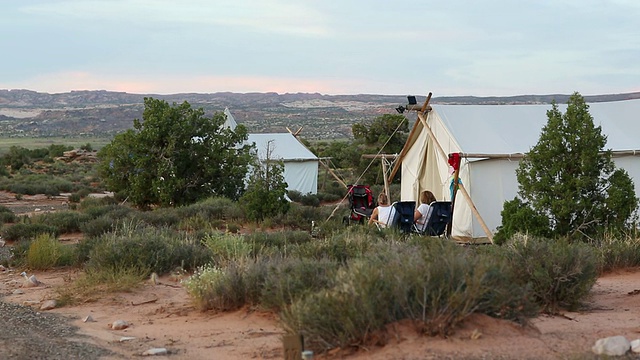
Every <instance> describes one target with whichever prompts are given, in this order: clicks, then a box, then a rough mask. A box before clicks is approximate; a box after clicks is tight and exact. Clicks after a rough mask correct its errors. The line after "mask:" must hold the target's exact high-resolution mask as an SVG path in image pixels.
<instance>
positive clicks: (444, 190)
mask: <svg viewBox="0 0 640 360" xmlns="http://www.w3.org/2000/svg"><path fill="white" fill-rule="evenodd" d="M588 105H589V113H590V114H591V116H592V117H593V119H594V124H595V125H596V126H601V127H602V132H603V134H604V135H606V136H607V144H606V147H605V148H606V149H611V150H612V151H613V158H614V161H615V163H616V166H617V167H619V168H623V169H625V170H626V171H627V172H628V173H629V175H630V176H631V178H632V180H633V181H634V185H635V190H636V195H637V196H640V136H639V135H638V134H640V100H626V101H616V102H606V103H604V102H603V103H590V104H588ZM431 107H432V109H431V110H430V111H428V112H426V113H425V114H421V113H420V114H419V118H418V120H417V121H416V123H415V125H414V129H412V132H411V134H410V136H409V138H408V139H407V142H406V144H405V147H404V149H403V152H402V153H401V158H400V159H399V161H400V162H401V165H397V166H401V172H402V182H401V199H402V200H403V201H411V200H414V201H415V200H416V199H418V195H419V193H420V192H421V191H422V190H431V191H432V192H433V193H434V194H435V196H436V198H437V199H438V200H450V199H451V185H452V182H453V181H452V177H451V172H450V167H449V164H448V162H447V157H448V154H450V153H462V164H461V166H460V173H459V176H460V180H461V182H462V184H463V187H464V189H463V190H464V191H466V192H467V193H468V194H469V196H470V199H471V201H468V200H467V199H465V198H464V196H461V195H460V193H457V195H456V200H455V207H454V216H453V228H452V236H454V237H456V236H457V237H463V238H479V237H485V236H488V235H487V234H486V231H485V229H484V228H483V226H482V225H483V224H482V223H483V222H484V223H485V224H486V228H487V230H488V231H489V232H490V233H494V232H495V231H496V228H497V227H498V226H499V225H500V224H501V221H502V218H501V215H500V212H501V211H502V207H503V204H504V202H505V201H507V200H512V199H513V198H514V197H516V195H517V191H518V183H517V180H516V175H515V170H516V168H517V167H518V163H519V161H520V159H521V158H522V156H523V154H525V153H526V152H528V151H529V150H530V149H531V147H533V146H534V145H535V144H536V143H537V142H538V139H539V137H540V134H541V131H542V128H543V127H544V126H545V125H546V123H547V114H546V112H547V111H548V110H550V109H551V105H549V104H545V105H437V104H435V105H432V106H431ZM559 109H560V110H561V111H562V112H563V113H564V112H565V111H566V105H562V104H559ZM420 118H422V120H425V123H426V125H427V126H428V128H426V127H425V126H424V124H423V122H422V121H421V120H420ZM394 170H395V169H394ZM474 206H475V208H476V209H477V213H478V215H479V216H478V215H476V214H474Z"/></svg>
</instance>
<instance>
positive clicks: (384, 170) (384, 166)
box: [380, 158, 391, 201]
mask: <svg viewBox="0 0 640 360" xmlns="http://www.w3.org/2000/svg"><path fill="white" fill-rule="evenodd" d="M380 161H382V177H383V179H384V193H385V194H387V199H389V201H390V200H391V195H390V194H389V179H388V178H387V159H385V158H382V159H380Z"/></svg>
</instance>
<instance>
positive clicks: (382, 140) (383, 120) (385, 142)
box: [351, 114, 409, 154]
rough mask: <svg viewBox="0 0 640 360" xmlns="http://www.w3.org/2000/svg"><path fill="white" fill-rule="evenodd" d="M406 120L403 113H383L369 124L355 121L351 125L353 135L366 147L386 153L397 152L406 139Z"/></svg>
mask: <svg viewBox="0 0 640 360" xmlns="http://www.w3.org/2000/svg"><path fill="white" fill-rule="evenodd" d="M408 131H409V125H408V121H407V119H406V118H405V116H404V115H400V114H384V115H382V116H378V117H376V118H375V119H374V120H373V122H372V123H371V124H370V125H367V124H366V123H356V124H353V125H352V126H351V132H352V133H353V137H354V138H355V139H356V140H358V141H360V142H362V143H364V144H365V145H366V146H368V147H373V148H375V149H376V151H377V150H380V149H382V147H383V146H384V149H383V151H384V152H385V153H387V154H395V153H399V152H400V151H401V150H402V147H403V146H404V143H405V142H406V141H407V132H408Z"/></svg>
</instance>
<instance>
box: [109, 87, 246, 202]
mask: <svg viewBox="0 0 640 360" xmlns="http://www.w3.org/2000/svg"><path fill="white" fill-rule="evenodd" d="M144 105H145V109H144V112H143V114H142V118H143V121H140V120H138V119H135V120H134V122H133V129H129V130H127V131H125V132H124V133H121V134H119V135H117V136H116V137H115V138H114V139H113V141H112V142H111V143H110V144H108V145H107V146H105V147H104V148H102V149H101V150H100V152H99V153H98V157H99V159H100V163H99V165H98V171H99V174H100V175H101V177H102V178H103V179H104V181H105V184H106V186H107V188H108V189H109V190H112V191H114V192H117V193H119V194H120V195H122V196H124V197H127V198H128V199H129V201H131V202H132V203H134V204H135V205H137V206H139V207H142V208H145V207H148V206H149V205H152V204H158V205H161V206H172V205H183V204H190V203H193V202H196V201H198V200H201V199H203V198H206V197H210V196H212V195H218V196H225V197H228V198H231V199H237V198H238V197H239V196H240V195H241V193H242V191H243V190H244V185H245V184H244V179H245V176H246V173H247V167H248V164H249V161H250V160H251V154H250V149H251V146H249V145H242V143H243V142H244V141H245V140H246V139H247V131H246V128H245V127H244V126H242V125H239V126H238V127H236V129H235V130H230V129H228V128H224V126H223V125H224V121H225V115H224V114H223V113H216V114H214V115H213V116H212V117H211V118H208V117H206V116H204V110H202V109H193V108H191V105H190V104H189V103H188V102H186V101H185V102H184V103H182V104H180V105H176V104H175V103H174V104H173V106H170V105H169V104H168V103H167V102H166V101H163V100H157V99H153V98H145V99H144Z"/></svg>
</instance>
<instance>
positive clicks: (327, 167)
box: [318, 159, 349, 189]
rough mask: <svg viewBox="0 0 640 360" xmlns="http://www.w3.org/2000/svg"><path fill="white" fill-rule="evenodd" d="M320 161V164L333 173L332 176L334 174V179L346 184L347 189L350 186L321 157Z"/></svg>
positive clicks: (343, 184)
mask: <svg viewBox="0 0 640 360" xmlns="http://www.w3.org/2000/svg"><path fill="white" fill-rule="evenodd" d="M318 162H319V163H320V165H322V166H324V168H325V169H327V171H328V172H329V174H331V176H333V178H334V179H336V181H337V182H338V183H339V184H340V185H342V186H344V188H345V189H348V188H349V187H348V186H347V184H345V183H344V181H342V180H341V179H340V177H338V175H337V174H336V173H335V172H334V171H333V170H332V169H331V168H330V167H329V165H327V164H325V163H324V161H322V160H321V159H318Z"/></svg>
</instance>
